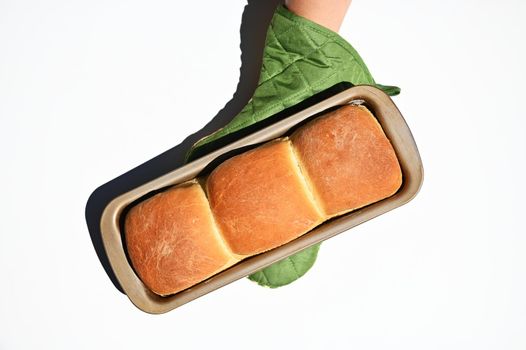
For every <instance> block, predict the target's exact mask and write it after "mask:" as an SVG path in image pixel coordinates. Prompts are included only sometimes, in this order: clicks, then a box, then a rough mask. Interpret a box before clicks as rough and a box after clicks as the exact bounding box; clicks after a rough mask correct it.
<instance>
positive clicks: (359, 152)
mask: <svg viewBox="0 0 526 350" xmlns="http://www.w3.org/2000/svg"><path fill="white" fill-rule="evenodd" d="M203 180H204V181H202V182H203V183H204V185H203V186H204V188H203V187H201V185H200V183H198V182H197V181H196V180H192V181H190V182H188V183H185V184H182V185H178V186H176V187H174V188H172V189H170V190H167V191H165V192H163V193H160V194H157V195H155V196H154V197H152V198H150V199H147V200H145V201H144V202H141V203H139V204H138V205H136V206H135V207H133V208H132V209H131V210H130V212H129V213H128V215H127V216H126V220H125V235H126V245H127V248H128V255H129V258H130V260H131V262H132V265H133V266H134V268H135V270H136V272H137V274H138V275H139V277H140V278H141V280H142V281H143V282H144V284H145V285H146V286H147V287H148V288H150V289H151V290H152V291H153V292H155V293H157V294H160V295H168V294H174V293H177V292H179V291H182V290H184V289H186V288H189V287H191V286H192V285H195V284H197V283H199V282H201V281H203V280H205V279H207V278H209V277H211V276H213V275H214V274H216V273H218V272H220V271H222V270H224V269H226V268H228V267H230V266H232V265H233V264H235V263H236V262H238V261H240V260H241V259H244V258H246V257H249V256H252V255H255V254H259V253H262V252H265V251H268V250H270V249H273V248H276V247H279V246H281V245H283V244H286V243H287V242H290V241H291V240H293V239H295V238H297V237H299V236H301V235H303V234H304V233H306V232H308V231H310V230H311V229H313V228H314V227H316V226H318V225H319V224H320V223H322V222H323V221H325V220H327V219H329V218H331V217H334V216H337V215H341V214H343V213H346V212H349V211H352V210H354V209H357V208H360V207H363V206H365V205H368V204H371V203H373V202H376V201H379V200H382V199H384V198H386V197H389V196H391V195H392V194H394V193H395V192H396V191H397V190H398V188H399V187H400V186H401V183H402V173H401V169H400V165H399V163H398V160H397V158H396V154H395V152H394V150H393V148H392V146H391V143H390V142H389V140H388V139H387V137H386V136H385V134H384V132H383V130H382V128H381V127H380V125H379V124H378V122H377V120H376V118H375V117H374V116H373V115H372V114H371V113H370V112H369V111H368V110H367V109H366V108H365V107H361V106H355V105H348V106H344V107H341V108H339V109H338V110H336V111H334V112H331V113H328V114H326V115H324V116H321V117H318V118H316V119H314V120H313V121H310V122H308V123H307V124H305V125H304V126H302V127H300V128H299V129H298V130H297V131H295V132H294V133H293V134H292V135H291V137H290V138H288V137H285V138H280V139H276V140H273V141H270V142H268V143H266V144H264V145H262V146H259V147H257V148H255V149H252V150H250V151H248V152H245V153H242V154H240V155H237V156H234V157H232V158H230V159H228V160H226V161H225V162H223V163H222V164H220V165H219V166H218V167H217V168H216V169H214V170H213V171H212V172H211V173H210V175H209V176H208V178H206V179H203ZM205 191H206V193H205Z"/></svg>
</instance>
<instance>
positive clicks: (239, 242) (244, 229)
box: [207, 139, 323, 255]
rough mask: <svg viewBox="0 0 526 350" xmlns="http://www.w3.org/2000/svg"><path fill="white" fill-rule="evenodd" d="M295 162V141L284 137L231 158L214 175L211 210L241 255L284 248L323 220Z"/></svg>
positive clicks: (210, 181) (210, 187)
mask: <svg viewBox="0 0 526 350" xmlns="http://www.w3.org/2000/svg"><path fill="white" fill-rule="evenodd" d="M295 162H296V160H295V159H294V154H293V152H292V148H291V145H290V141H289V140H285V139H281V140H277V141H274V142H270V143H267V144H265V145H263V146H260V147H258V148H256V149H253V150H251V151H248V152H245V153H243V154H240V155H238V156H235V157H233V158H230V159H229V160H227V161H225V162H224V163H222V164H221V165H219V166H218V167H217V168H216V169H215V170H214V171H213V172H212V173H211V174H210V176H209V178H208V181H207V193H208V199H209V201H210V206H211V208H212V212H213V213H214V216H215V219H216V221H217V223H218V225H219V227H220V228H221V232H222V234H223V236H224V238H225V240H226V241H227V242H228V244H229V246H230V248H231V249H232V251H233V252H234V253H235V254H239V255H253V254H257V253H261V252H264V251H266V250H269V249H272V248H275V247H278V246H280V245H283V244H285V243H287V242H289V241H291V240H293V239H294V238H296V237H298V236H300V235H302V234H303V233H305V232H307V231H309V230H310V229H312V228H313V227H315V226H316V225H318V224H319V223H320V222H321V221H322V220H323V219H322V217H321V214H320V213H319V211H318V210H317V209H316V207H315V205H314V203H312V201H311V200H310V198H309V193H308V191H307V189H306V187H305V184H304V180H303V179H302V178H301V174H300V172H299V168H298V167H297V166H296V163H295Z"/></svg>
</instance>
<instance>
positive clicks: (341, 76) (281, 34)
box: [187, 5, 400, 288]
mask: <svg viewBox="0 0 526 350" xmlns="http://www.w3.org/2000/svg"><path fill="white" fill-rule="evenodd" d="M341 82H350V83H352V84H354V85H360V84H367V85H376V86H377V87H379V88H381V89H382V90H384V91H385V92H386V93H388V94H390V95H397V94H398V93H399V92H400V89H399V88H397V87H391V86H383V85H378V84H375V81H374V79H373V77H372V76H371V74H370V73H369V70H368V69H367V67H366V65H365V64H364V62H363V61H362V59H361V57H360V56H359V55H358V53H357V52H356V50H354V48H353V47H352V46H351V45H350V44H349V43H348V42H347V41H345V40H344V39H343V38H342V37H340V36H339V35H338V34H336V33H335V32H333V31H331V30H329V29H327V28H325V27H322V26H320V25H318V24H316V23H314V22H312V21H310V20H308V19H306V18H303V17H300V16H298V15H295V14H294V13H292V12H290V11H289V10H287V8H286V7H285V6H283V5H282V6H279V7H278V8H277V9H276V12H275V13H274V16H273V17H272V20H271V22H270V26H269V28H268V31H267V37H266V42H265V49H264V52H263V62H262V67H261V72H260V78H259V82H258V86H257V89H256V91H255V92H254V95H253V97H252V98H251V99H250V101H249V102H248V104H247V105H246V106H245V108H243V110H242V111H241V112H240V113H239V114H238V115H237V116H235V117H234V118H233V119H232V121H230V122H229V123H228V124H227V125H226V126H225V127H224V128H222V129H219V130H217V131H216V132H214V133H213V134H211V135H208V136H207V137H205V138H203V139H201V140H199V141H198V142H197V143H195V144H194V145H193V147H192V149H191V150H190V152H189V153H188V155H187V160H191V159H192V155H193V153H194V151H195V150H196V149H197V148H199V147H200V146H203V145H205V144H207V143H209V142H212V141H215V140H218V139H220V138H222V137H224V136H226V135H229V134H230V133H233V132H235V131H238V130H240V129H242V128H244V127H246V126H248V125H251V124H254V123H256V122H258V121H261V120H263V119H265V118H268V117H270V116H272V115H274V114H276V113H278V112H280V111H282V110H284V109H286V108H288V107H290V106H293V105H295V104H297V103H299V102H301V101H303V100H305V99H307V98H308V97H310V96H312V95H314V94H316V93H318V92H321V91H323V90H325V89H327V88H329V87H331V86H333V85H335V84H337V83H341ZM319 248H320V245H319V244H317V245H314V246H312V247H309V248H307V249H305V250H303V251H301V252H299V253H296V254H295V255H292V256H290V257H288V258H286V259H283V260H281V261H279V262H277V263H274V264H273V265H271V266H269V267H267V268H265V269H263V270H261V271H258V272H256V273H254V274H252V275H250V276H249V279H250V280H252V281H255V282H257V283H258V284H259V285H262V286H267V287H271V288H276V287H280V286H284V285H286V284H289V283H291V282H293V281H295V280H297V279H298V278H300V277H301V276H303V275H304V274H305V273H306V272H307V271H308V270H309V269H310V268H311V267H312V266H313V264H314V262H315V261H316V257H317V255H318V251H319Z"/></svg>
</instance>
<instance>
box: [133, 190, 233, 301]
mask: <svg viewBox="0 0 526 350" xmlns="http://www.w3.org/2000/svg"><path fill="white" fill-rule="evenodd" d="M125 232H126V245H127V249H128V255H129V257H130V260H131V261H132V264H133V267H134V268H135V271H136V272H137V273H138V275H139V277H140V278H141V280H142V281H143V282H144V284H145V285H146V286H147V287H148V288H149V289H151V290H152V291H153V292H155V293H157V294H159V295H168V294H172V293H176V292H178V291H181V290H183V289H186V288H188V287H191V286H192V285H194V284H196V283H198V282H201V281H202V280H204V279H206V278H208V277H210V276H212V275H214V274H215V273H217V272H219V271H221V270H223V269H225V268H227V267H229V266H231V265H233V264H234V263H235V262H237V261H238V260H239V259H237V258H236V257H235V256H234V255H232V254H231V252H230V250H229V249H228V246H227V245H226V244H225V243H224V241H223V239H222V237H221V235H220V234H219V232H218V230H217V227H216V225H215V223H214V219H213V217H212V214H211V212H210V208H209V206H208V201H207V199H206V196H205V194H204V192H203V189H202V188H201V186H200V185H199V184H198V183H197V182H190V183H187V184H184V185H182V186H178V187H174V188H172V189H169V190H167V191H165V192H162V193H159V194H157V195H155V196H153V197H152V198H150V199H147V200H146V201H144V202H142V203H139V204H138V205H136V206H135V207H133V208H132V209H131V210H130V212H129V213H128V215H127V216H126V220H125Z"/></svg>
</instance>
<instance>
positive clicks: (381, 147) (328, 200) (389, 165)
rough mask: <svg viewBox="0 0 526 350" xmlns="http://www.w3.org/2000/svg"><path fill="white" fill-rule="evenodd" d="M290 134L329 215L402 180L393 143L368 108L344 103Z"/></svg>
mask: <svg viewBox="0 0 526 350" xmlns="http://www.w3.org/2000/svg"><path fill="white" fill-rule="evenodd" d="M291 139H292V144H293V146H294V148H295V150H296V153H297V155H298V157H299V160H300V166H301V168H302V169H303V172H304V173H306V174H307V177H308V180H309V183H310V184H311V185H312V191H313V192H314V193H315V196H316V199H318V200H319V203H320V204H321V207H322V208H323V211H324V213H325V214H326V216H328V217H332V216H335V215H340V214H343V213H346V212H349V211H351V210H354V209H357V208H360V207H363V206H366V205H368V204H371V203H373V202H377V201H379V200H381V199H384V198H386V197H389V196H391V195H392V194H394V193H395V192H396V191H397V190H398V188H399V187H400V185H401V184H402V172H401V170H400V165H399V163H398V159H397V158H396V154H395V152H394V150H393V147H392V146H391V143H390V142H389V140H388V139H387V137H386V136H385V134H384V132H383V130H382V128H381V126H380V124H378V121H377V120H376V118H375V117H374V116H373V115H372V114H371V113H370V112H369V111H368V110H367V109H366V108H365V107H362V106H356V105H347V106H345V107H341V108H339V109H337V110H335V111H333V112H331V113H329V114H326V115H324V116H321V117H319V118H317V119H315V120H313V121H311V122H310V123H308V124H306V125H305V126H303V127H301V128H300V129H298V130H297V131H296V132H295V133H294V134H293V135H292V136H291Z"/></svg>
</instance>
